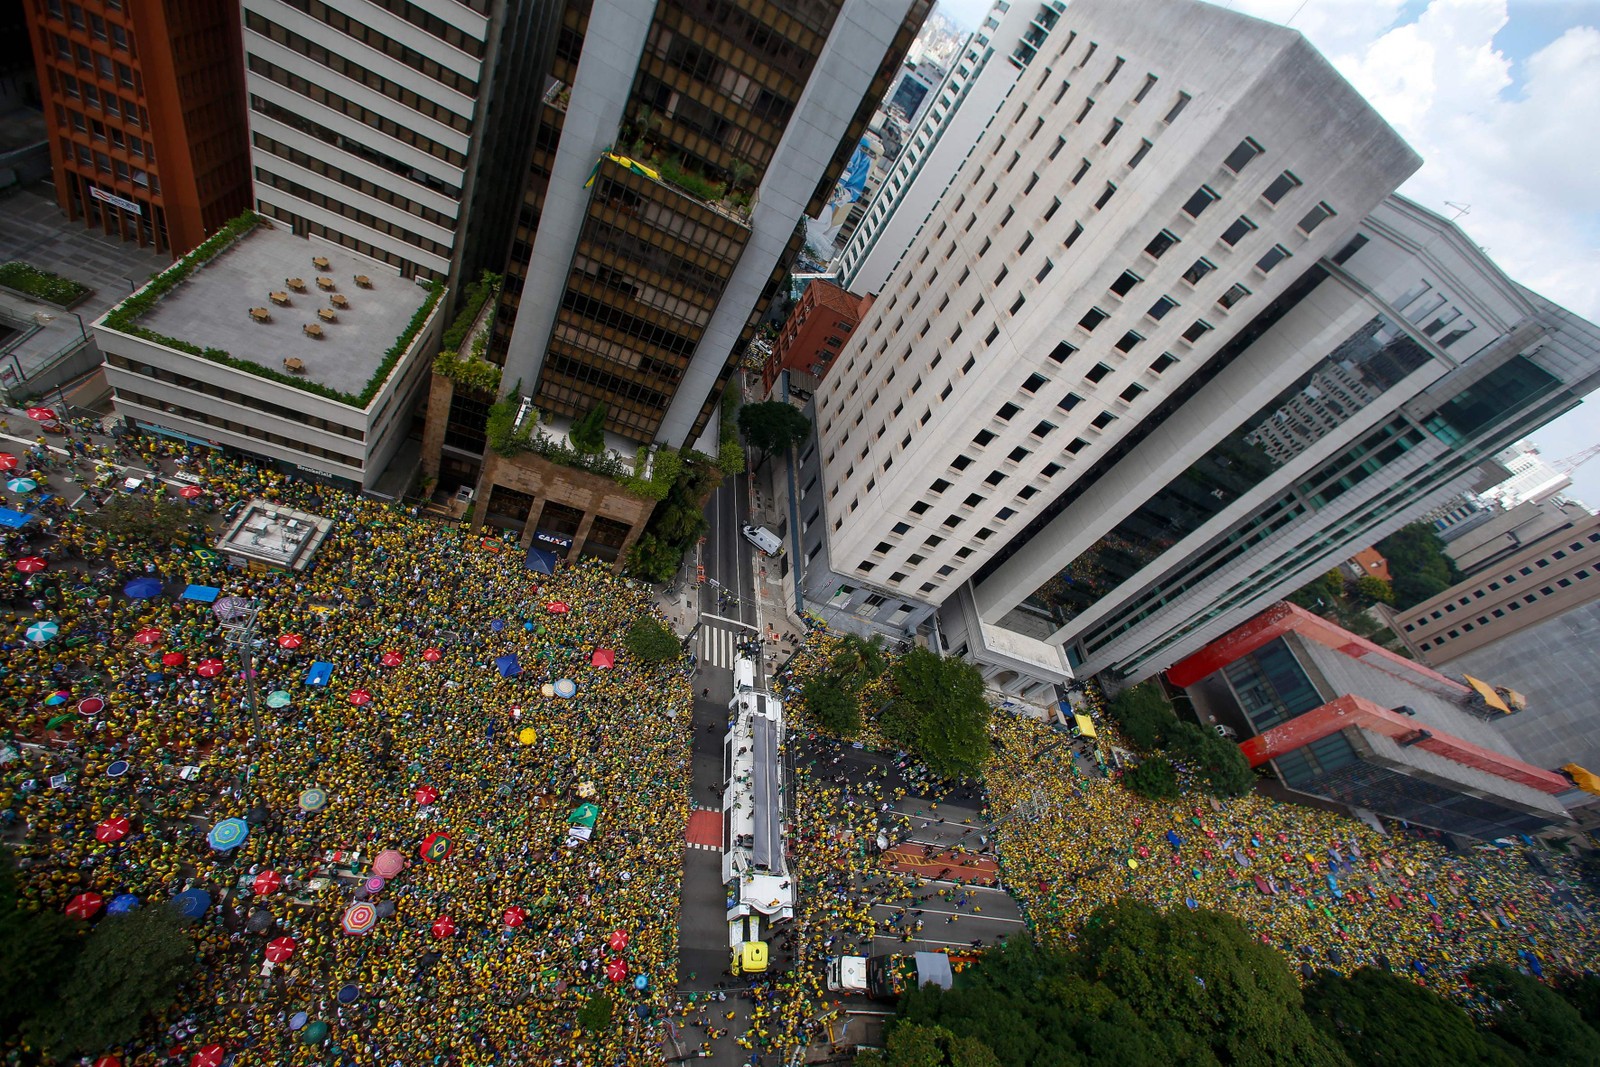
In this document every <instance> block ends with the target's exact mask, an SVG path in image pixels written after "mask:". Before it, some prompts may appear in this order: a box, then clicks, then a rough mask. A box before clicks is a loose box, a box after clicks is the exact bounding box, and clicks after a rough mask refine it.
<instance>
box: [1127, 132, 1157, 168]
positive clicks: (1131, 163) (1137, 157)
mask: <svg viewBox="0 0 1600 1067" xmlns="http://www.w3.org/2000/svg"><path fill="white" fill-rule="evenodd" d="M1153 147H1155V146H1154V145H1152V144H1151V143H1150V142H1149V141H1147V140H1144V139H1143V138H1141V139H1140V141H1139V150H1138V151H1137V152H1135V153H1134V154H1133V158H1132V159H1130V160H1128V169H1129V170H1132V169H1133V168H1134V167H1137V166H1138V165H1139V164H1140V163H1143V162H1144V157H1145V156H1147V155H1149V154H1150V149H1151V148H1153Z"/></svg>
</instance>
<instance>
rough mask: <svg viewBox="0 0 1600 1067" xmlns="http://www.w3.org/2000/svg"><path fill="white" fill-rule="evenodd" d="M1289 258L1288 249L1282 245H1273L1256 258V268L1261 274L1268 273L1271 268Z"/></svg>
mask: <svg viewBox="0 0 1600 1067" xmlns="http://www.w3.org/2000/svg"><path fill="white" fill-rule="evenodd" d="M1288 258H1289V250H1288V249H1287V248H1285V247H1283V246H1282V245H1273V246H1272V247H1271V248H1269V249H1267V254H1266V255H1264V256H1262V257H1261V258H1260V259H1258V260H1256V270H1258V271H1260V272H1261V273H1262V274H1270V273H1271V272H1272V268H1273V267H1276V266H1277V265H1278V264H1279V263H1282V262H1283V261H1284V260H1286V259H1288Z"/></svg>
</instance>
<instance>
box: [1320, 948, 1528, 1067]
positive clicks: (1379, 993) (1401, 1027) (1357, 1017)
mask: <svg viewBox="0 0 1600 1067" xmlns="http://www.w3.org/2000/svg"><path fill="white" fill-rule="evenodd" d="M1305 999H1306V1013H1307V1014H1308V1015H1309V1016H1310V1017H1311V1021H1312V1022H1313V1023H1314V1024H1316V1026H1317V1027H1318V1028H1319V1029H1320V1030H1322V1031H1323V1032H1324V1033H1326V1034H1328V1035H1329V1036H1330V1037H1332V1038H1333V1039H1334V1040H1335V1041H1337V1042H1338V1043H1339V1046H1340V1047H1341V1048H1343V1049H1344V1051H1345V1053H1346V1054H1347V1055H1348V1056H1349V1057H1350V1058H1351V1059H1352V1060H1354V1061H1355V1062H1356V1063H1360V1064H1369V1063H1370V1064H1383V1065H1386V1067H1516V1065H1517V1060H1516V1058H1515V1057H1514V1056H1513V1054H1512V1053H1511V1052H1510V1050H1509V1049H1507V1048H1506V1047H1505V1045H1504V1043H1503V1042H1501V1041H1499V1040H1497V1039H1494V1038H1493V1037H1491V1036H1490V1035H1489V1034H1487V1033H1485V1032H1484V1031H1483V1030H1481V1029H1479V1028H1478V1026H1477V1025H1476V1024H1475V1023H1474V1022H1473V1021H1472V1017H1471V1016H1469V1015H1468V1014H1467V1013H1466V1012H1464V1011H1462V1010H1461V1009H1460V1008H1458V1007H1456V1006H1455V1005H1454V1004H1452V1003H1450V1002H1449V1001H1448V1000H1445V999H1444V998H1443V997H1441V996H1440V995H1439V994H1437V993H1435V992H1433V991H1432V990H1430V989H1425V988H1423V987H1422V986H1419V985H1417V984H1416V983H1415V982H1413V981H1411V980H1410V979H1408V978H1402V977H1400V976H1399V975H1396V974H1391V973H1390V972H1388V971H1385V970H1383V969H1381V968H1378V967H1363V968H1361V969H1360V970H1358V971H1356V972H1355V973H1354V974H1352V975H1350V977H1348V978H1346V977H1345V976H1344V975H1341V974H1339V973H1337V972H1335V971H1328V970H1325V971H1321V972H1319V973H1318V974H1317V977H1316V979H1315V980H1314V981H1313V982H1312V983H1311V984H1310V985H1309V986H1307V987H1306V989H1305Z"/></svg>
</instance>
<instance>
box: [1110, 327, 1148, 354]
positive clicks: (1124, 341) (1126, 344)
mask: <svg viewBox="0 0 1600 1067" xmlns="http://www.w3.org/2000/svg"><path fill="white" fill-rule="evenodd" d="M1143 340H1144V337H1143V336H1142V335H1140V334H1138V333H1136V332H1135V331H1133V330H1129V331H1128V332H1127V333H1125V334H1123V335H1122V336H1121V337H1120V338H1118V339H1117V344H1116V349H1117V351H1118V352H1131V351H1133V346H1134V345H1136V344H1138V343H1139V342H1140V341H1143Z"/></svg>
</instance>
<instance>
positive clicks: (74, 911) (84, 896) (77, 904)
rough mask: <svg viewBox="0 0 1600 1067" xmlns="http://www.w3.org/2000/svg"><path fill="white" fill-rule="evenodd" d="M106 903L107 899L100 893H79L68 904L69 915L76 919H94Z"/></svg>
mask: <svg viewBox="0 0 1600 1067" xmlns="http://www.w3.org/2000/svg"><path fill="white" fill-rule="evenodd" d="M105 902H106V898H105V897H103V896H101V895H100V894H99V893H96V892H93V891H90V892H88V893H79V894H78V895H77V896H75V897H73V898H72V899H71V900H70V901H68V902H67V915H68V916H69V917H71V918H74V919H92V918H94V917H95V915H96V914H97V913H98V912H99V911H100V907H101V905H103V904H104V903H105Z"/></svg>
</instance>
